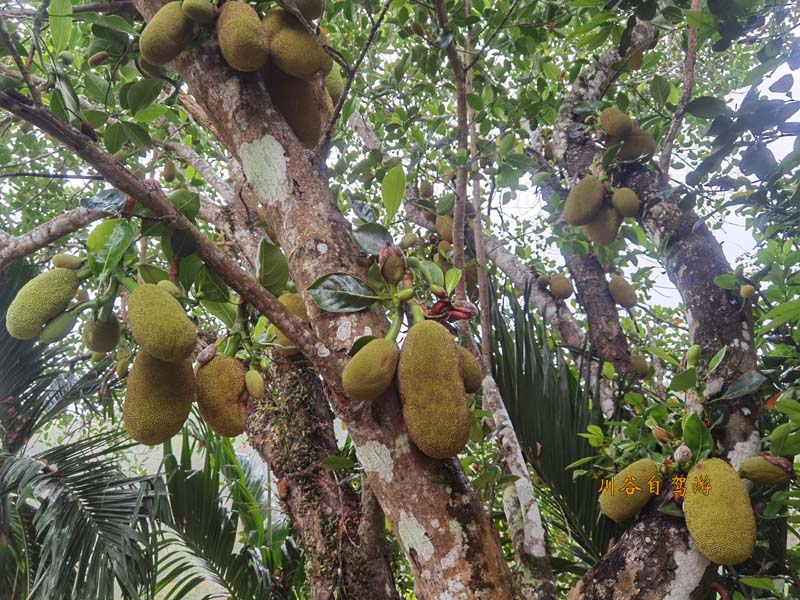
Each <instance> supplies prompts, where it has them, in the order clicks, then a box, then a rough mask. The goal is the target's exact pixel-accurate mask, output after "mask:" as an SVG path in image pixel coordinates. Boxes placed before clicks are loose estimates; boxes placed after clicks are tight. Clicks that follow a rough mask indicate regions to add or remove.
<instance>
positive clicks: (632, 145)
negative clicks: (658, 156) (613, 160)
mask: <svg viewBox="0 0 800 600" xmlns="http://www.w3.org/2000/svg"><path fill="white" fill-rule="evenodd" d="M655 151H656V141H655V140H654V139H653V136H652V135H650V134H649V133H647V132H646V131H645V130H644V129H640V128H639V127H634V128H633V130H631V133H630V135H628V137H626V138H625V139H624V140H623V142H622V145H621V146H620V148H619V152H618V153H617V158H618V159H619V160H636V159H638V158H644V159H649V158H650V157H652V156H653V154H655Z"/></svg>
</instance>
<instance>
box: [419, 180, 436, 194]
mask: <svg viewBox="0 0 800 600" xmlns="http://www.w3.org/2000/svg"><path fill="white" fill-rule="evenodd" d="M419 193H420V196H422V197H423V198H430V197H431V196H433V184H432V183H431V182H430V181H427V180H422V181H420V182H419Z"/></svg>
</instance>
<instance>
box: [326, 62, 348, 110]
mask: <svg viewBox="0 0 800 600" xmlns="http://www.w3.org/2000/svg"><path fill="white" fill-rule="evenodd" d="M325 89H326V90H328V93H329V94H330V95H331V101H332V102H333V103H334V104H336V103H337V102H339V98H341V97H342V94H343V93H344V79H343V78H342V71H341V69H340V68H339V65H333V68H331V72H330V73H328V75H327V76H326V77H325Z"/></svg>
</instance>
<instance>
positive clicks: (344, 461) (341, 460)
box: [321, 454, 356, 471]
mask: <svg viewBox="0 0 800 600" xmlns="http://www.w3.org/2000/svg"><path fill="white" fill-rule="evenodd" d="M321 464H322V466H323V467H324V468H326V469H328V470H329V471H336V470H337V469H352V468H353V467H355V466H356V463H354V462H353V461H352V460H351V459H349V458H347V457H346V456H337V455H335V454H331V455H330V456H326V457H325V458H323V459H322V463H321Z"/></svg>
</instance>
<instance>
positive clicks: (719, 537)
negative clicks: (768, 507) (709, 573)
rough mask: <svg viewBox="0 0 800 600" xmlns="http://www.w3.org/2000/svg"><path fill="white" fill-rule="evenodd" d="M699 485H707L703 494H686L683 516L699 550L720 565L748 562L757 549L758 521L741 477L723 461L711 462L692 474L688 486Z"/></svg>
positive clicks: (688, 476)
mask: <svg viewBox="0 0 800 600" xmlns="http://www.w3.org/2000/svg"><path fill="white" fill-rule="evenodd" d="M696 481H702V482H705V484H706V485H704V486H703V487H704V491H702V492H697V493H692V494H689V493H687V494H686V496H685V498H684V500H683V515H684V517H685V518H686V527H687V529H688V530H689V535H691V536H692V539H693V540H694V543H695V545H696V546H697V549H698V550H699V551H700V553H701V554H703V556H705V557H706V558H708V559H709V560H710V561H711V562H714V563H716V564H720V565H738V564H739V563H742V562H744V561H746V560H747V559H748V558H750V556H751V555H752V554H753V550H755V546H756V519H755V515H754V514H753V507H752V506H751V505H750V496H749V495H748V493H747V488H745V486H744V484H743V483H742V480H741V479H740V478H739V475H738V474H737V473H736V471H734V470H733V468H732V467H731V466H730V465H729V464H728V463H727V462H725V461H724V460H722V459H719V458H710V459H708V460H701V461H700V462H698V463H697V464H696V465H695V466H694V467H693V468H692V470H691V471H689V474H688V475H687V482H693V483H694V482H696ZM706 492H707V493H706Z"/></svg>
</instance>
